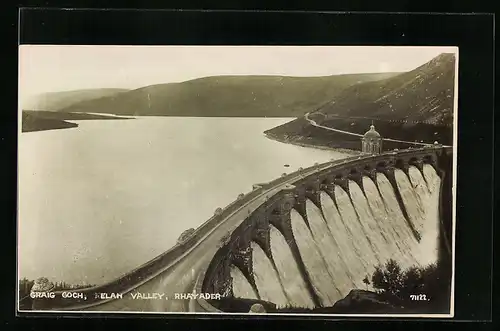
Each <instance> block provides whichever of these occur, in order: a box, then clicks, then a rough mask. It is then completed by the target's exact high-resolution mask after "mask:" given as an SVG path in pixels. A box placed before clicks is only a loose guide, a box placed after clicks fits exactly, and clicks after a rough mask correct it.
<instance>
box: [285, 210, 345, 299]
mask: <svg viewBox="0 0 500 331" xmlns="http://www.w3.org/2000/svg"><path fill="white" fill-rule="evenodd" d="M311 204H312V202H310V201H307V202H306V205H311ZM307 209H308V210H309V211H310V210H311V209H312V207H311V206H308V208H307ZM309 215H310V213H308V216H309ZM291 218H292V230H293V236H294V238H295V241H296V243H297V246H298V249H299V252H300V255H301V256H302V257H303V262H304V265H305V267H306V270H307V273H308V274H309V278H310V279H311V283H312V286H313V287H314V289H315V291H316V293H317V294H318V296H319V299H320V300H321V304H322V305H323V306H329V305H333V304H334V303H335V301H336V298H337V297H338V295H339V292H338V290H337V289H336V288H335V287H334V285H333V284H334V281H333V278H332V275H330V273H329V270H328V268H327V264H326V263H325V260H324V259H323V255H322V254H321V252H320V250H319V248H318V245H321V243H322V242H321V241H319V242H317V241H316V240H315V238H313V236H312V233H311V231H310V230H309V228H308V227H307V225H306V223H305V221H304V219H303V218H302V216H300V214H299V213H298V212H297V211H295V210H292V212H291ZM313 218H314V217H313ZM325 227H326V224H325Z"/></svg>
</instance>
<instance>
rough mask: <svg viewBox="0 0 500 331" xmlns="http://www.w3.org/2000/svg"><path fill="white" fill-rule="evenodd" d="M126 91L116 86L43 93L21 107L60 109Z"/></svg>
mask: <svg viewBox="0 0 500 331" xmlns="http://www.w3.org/2000/svg"><path fill="white" fill-rule="evenodd" d="M126 91H128V90H126V89H118V88H102V89H88V90H76V91H64V92H51V93H44V94H42V95H39V96H37V97H36V98H33V99H32V100H30V101H29V102H28V103H27V104H26V105H23V108H24V109H33V110H61V109H63V108H66V107H69V106H71V105H72V104H74V103H77V102H82V101H84V100H91V99H96V98H102V97H105V96H110V95H114V94H117V93H122V92H126Z"/></svg>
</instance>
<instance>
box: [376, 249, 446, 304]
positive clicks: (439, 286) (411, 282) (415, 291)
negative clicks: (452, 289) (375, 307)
mask: <svg viewBox="0 0 500 331" xmlns="http://www.w3.org/2000/svg"><path fill="white" fill-rule="evenodd" d="M372 284H373V287H374V288H375V289H377V290H378V293H379V294H385V295H387V297H388V298H389V300H391V299H392V300H391V301H398V303H399V304H402V305H404V306H414V305H415V304H417V303H418V304H419V305H422V302H421V301H420V302H419V301H415V300H412V298H411V295H420V294H424V295H425V297H426V300H424V301H431V300H432V301H434V302H435V303H437V302H439V301H440V300H443V299H445V298H446V295H447V294H448V293H447V292H448V291H446V288H445V287H444V286H443V284H444V283H443V279H442V276H441V270H440V269H439V266H438V265H437V264H430V265H428V266H426V267H416V266H413V267H410V268H408V269H406V270H402V269H401V267H400V266H399V264H398V263H397V262H396V261H395V260H392V259H391V260H389V261H387V262H386V264H385V265H384V266H377V267H376V268H375V272H374V273H373V275H372Z"/></svg>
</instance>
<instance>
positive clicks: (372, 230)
mask: <svg viewBox="0 0 500 331" xmlns="http://www.w3.org/2000/svg"><path fill="white" fill-rule="evenodd" d="M409 172H410V174H411V177H410V178H411V180H410V179H408V178H407V177H406V175H405V174H404V173H403V172H402V171H401V170H398V171H397V172H396V174H395V175H396V176H395V177H396V182H397V184H398V189H399V191H400V192H401V195H402V197H403V202H404V207H405V208H406V210H407V211H408V216H409V218H410V221H411V222H412V223H413V224H415V228H416V229H417V232H418V233H419V234H420V238H421V239H420V240H418V239H417V238H416V237H415V236H414V235H413V233H412V231H411V228H410V227H409V225H408V223H407V221H406V220H405V217H404V215H403V213H402V211H401V209H400V206H399V204H398V202H397V199H396V197H395V193H394V191H393V188H392V186H391V184H390V183H389V180H388V179H387V177H386V176H385V175H384V174H382V173H378V174H377V176H376V182H374V181H373V180H372V179H370V178H369V177H368V176H363V177H362V183H363V187H364V188H365V191H366V195H365V192H363V190H362V189H361V188H360V186H359V185H358V184H357V183H355V182H354V181H352V180H349V181H348V188H349V193H347V192H346V191H345V190H344V189H343V188H342V187H341V186H339V185H334V186H333V187H332V192H333V194H331V195H330V194H328V193H326V192H324V191H323V192H320V194H319V200H318V201H319V203H320V204H319V206H317V205H316V204H315V203H314V202H313V201H312V200H310V199H306V200H305V213H304V214H303V216H302V215H301V214H300V213H299V212H297V211H296V210H294V209H292V210H291V213H290V221H291V228H292V234H293V238H294V239H295V242H296V245H297V248H298V252H299V253H300V256H301V259H302V261H303V262H304V267H305V271H306V273H307V275H309V279H310V281H311V284H312V286H313V288H314V290H315V293H316V294H317V296H318V298H319V303H320V305H321V306H332V305H333V304H334V303H335V302H336V301H338V300H340V299H342V298H344V297H345V296H346V295H347V294H348V293H349V292H350V291H351V290H352V289H355V288H359V289H364V288H366V285H365V284H363V282H362V280H363V278H364V277H365V276H368V277H369V278H370V277H371V275H372V274H373V272H374V271H375V266H376V265H379V264H384V263H385V262H386V261H388V260H389V259H394V260H395V261H397V262H398V263H399V265H401V267H403V268H408V267H411V266H420V267H423V266H427V265H429V264H431V263H435V262H437V258H438V237H439V227H438V224H439V215H438V208H437V206H438V202H439V194H436V193H439V186H440V178H439V176H438V175H437V173H436V171H435V170H434V169H433V168H432V166H430V165H427V164H426V165H424V166H423V174H422V173H421V172H420V171H419V170H418V169H417V168H416V167H414V166H411V167H409ZM252 244H253V246H252V247H253V250H255V249H258V248H257V247H258V246H257V245H256V244H255V242H252ZM270 246H271V258H272V259H273V260H274V261H271V260H269V262H267V263H259V262H258V261H261V260H262V259H267V258H268V257H267V256H262V253H260V254H255V256H253V260H254V261H253V264H254V268H253V274H254V275H255V277H257V278H259V279H269V278H274V279H275V281H271V282H268V283H267V282H266V283H260V284H258V285H257V284H256V286H255V291H254V292H253V293H262V294H261V295H260V299H262V300H265V301H270V302H275V301H278V302H279V303H280V304H281V305H291V306H295V307H309V308H314V307H315V304H314V303H313V300H312V297H310V296H309V294H308V291H307V286H305V285H304V282H305V280H304V279H302V277H300V272H298V266H297V262H296V261H295V260H294V258H293V254H292V250H291V249H290V247H289V245H288V243H287V241H286V239H285V238H284V237H283V235H281V233H280V232H279V230H277V228H276V227H274V226H273V225H271V229H270ZM273 262H274V263H273ZM273 264H275V265H276V266H277V268H273V267H272V266H273ZM232 268H233V270H234V269H236V270H239V269H238V268H237V267H235V266H234V265H233V266H232ZM232 280H233V291H234V296H235V297H242V298H252V297H255V295H254V296H248V293H249V289H252V286H251V284H250V283H249V282H248V280H247V279H246V277H245V276H244V274H243V273H242V272H241V271H239V272H234V273H232ZM282 287H283V288H284V289H286V290H288V292H289V293H288V296H287V299H286V300H285V299H284V297H283V295H281V293H276V294H275V293H273V291H272V289H280V288H282Z"/></svg>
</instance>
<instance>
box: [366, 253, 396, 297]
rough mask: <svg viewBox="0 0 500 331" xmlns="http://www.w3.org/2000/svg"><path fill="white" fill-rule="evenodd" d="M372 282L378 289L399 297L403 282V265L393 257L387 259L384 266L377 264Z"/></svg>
mask: <svg viewBox="0 0 500 331" xmlns="http://www.w3.org/2000/svg"><path fill="white" fill-rule="evenodd" d="M372 283H373V287H375V288H376V289H379V290H380V291H382V292H385V293H389V294H392V295H395V296H398V297H399V294H400V293H399V292H400V291H401V287H402V284H403V274H402V273H401V267H400V266H399V264H398V263H397V262H396V261H395V260H393V259H390V260H389V261H387V262H386V264H385V266H384V267H382V266H377V267H376V268H375V272H374V273H373V275H372Z"/></svg>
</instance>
